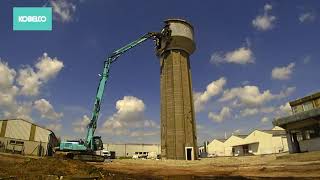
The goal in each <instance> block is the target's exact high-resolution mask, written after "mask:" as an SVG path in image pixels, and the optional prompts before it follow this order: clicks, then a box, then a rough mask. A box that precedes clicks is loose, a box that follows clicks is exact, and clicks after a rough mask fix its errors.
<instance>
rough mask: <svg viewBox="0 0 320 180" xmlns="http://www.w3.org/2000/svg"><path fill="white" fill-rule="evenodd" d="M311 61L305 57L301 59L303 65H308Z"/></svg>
mask: <svg viewBox="0 0 320 180" xmlns="http://www.w3.org/2000/svg"><path fill="white" fill-rule="evenodd" d="M310 61H311V56H310V55H307V56H305V57H304V58H303V59H302V62H303V64H308V63H309V62H310Z"/></svg>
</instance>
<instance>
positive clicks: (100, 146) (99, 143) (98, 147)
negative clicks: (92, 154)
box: [92, 136, 103, 151]
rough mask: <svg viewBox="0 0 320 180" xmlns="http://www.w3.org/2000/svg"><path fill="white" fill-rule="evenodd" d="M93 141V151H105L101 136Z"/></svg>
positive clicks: (95, 137)
mask: <svg viewBox="0 0 320 180" xmlns="http://www.w3.org/2000/svg"><path fill="white" fill-rule="evenodd" d="M92 141H93V147H92V150H93V151H99V150H103V143H102V140H101V136H94V137H93V139H92Z"/></svg>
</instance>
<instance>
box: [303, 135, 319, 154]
mask: <svg viewBox="0 0 320 180" xmlns="http://www.w3.org/2000/svg"><path fill="white" fill-rule="evenodd" d="M299 145H300V150H301V152H305V151H308V152H309V151H319V150H320V137H318V138H314V139H308V140H302V141H299Z"/></svg>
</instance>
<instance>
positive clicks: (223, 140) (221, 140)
mask: <svg viewBox="0 0 320 180" xmlns="http://www.w3.org/2000/svg"><path fill="white" fill-rule="evenodd" d="M216 140H217V141H220V142H225V141H226V140H227V139H216Z"/></svg>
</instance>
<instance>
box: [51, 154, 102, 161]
mask: <svg viewBox="0 0 320 180" xmlns="http://www.w3.org/2000/svg"><path fill="white" fill-rule="evenodd" d="M54 157H56V158H62V159H74V160H80V161H86V162H104V160H105V158H104V157H103V156H99V155H95V154H85V153H79V152H63V151H56V152H55V155H54Z"/></svg>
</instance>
